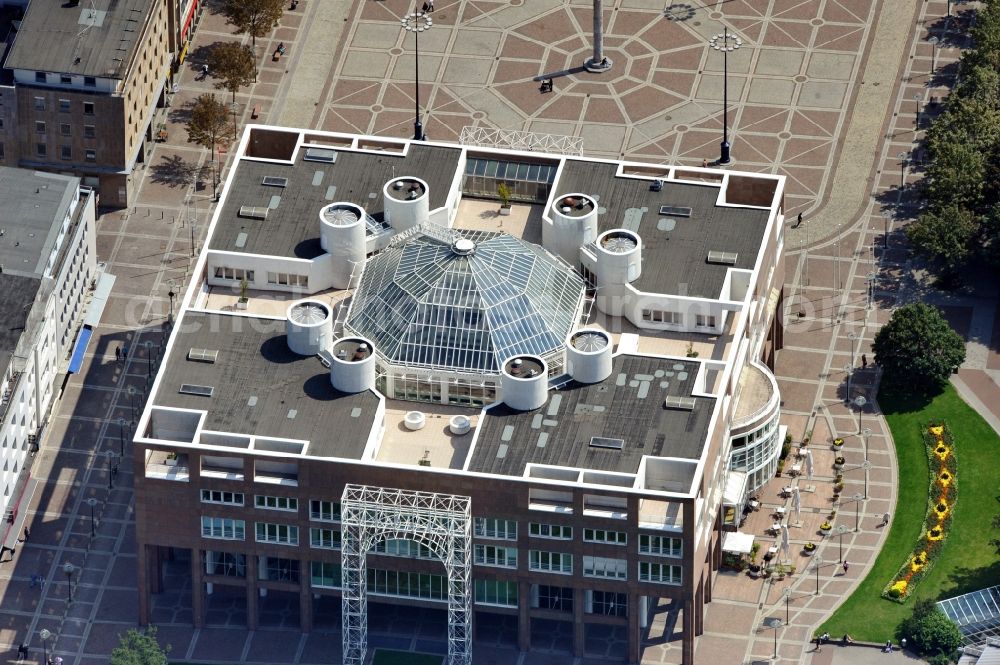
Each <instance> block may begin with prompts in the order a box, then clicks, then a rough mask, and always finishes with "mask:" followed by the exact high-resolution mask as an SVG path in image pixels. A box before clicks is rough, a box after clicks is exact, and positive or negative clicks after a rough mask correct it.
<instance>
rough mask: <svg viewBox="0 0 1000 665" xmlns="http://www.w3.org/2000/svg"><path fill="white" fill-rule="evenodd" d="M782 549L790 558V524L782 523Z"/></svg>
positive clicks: (786, 556)
mask: <svg viewBox="0 0 1000 665" xmlns="http://www.w3.org/2000/svg"><path fill="white" fill-rule="evenodd" d="M781 549H782V550H783V551H784V552H785V558H786V559H787V558H788V525H787V524H782V525H781Z"/></svg>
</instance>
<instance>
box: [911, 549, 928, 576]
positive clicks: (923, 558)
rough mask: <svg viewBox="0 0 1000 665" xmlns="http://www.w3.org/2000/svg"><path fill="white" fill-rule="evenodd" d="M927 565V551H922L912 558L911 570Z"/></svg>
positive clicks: (914, 570) (915, 570)
mask: <svg viewBox="0 0 1000 665" xmlns="http://www.w3.org/2000/svg"><path fill="white" fill-rule="evenodd" d="M926 565H927V552H921V553H920V554H916V555H914V557H913V559H911V560H910V570H912V571H913V572H917V571H918V570H920V569H921V568H923V567H924V566H926Z"/></svg>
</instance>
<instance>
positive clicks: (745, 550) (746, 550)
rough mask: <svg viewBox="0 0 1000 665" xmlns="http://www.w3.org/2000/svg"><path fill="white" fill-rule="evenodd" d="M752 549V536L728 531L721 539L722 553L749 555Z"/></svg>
mask: <svg viewBox="0 0 1000 665" xmlns="http://www.w3.org/2000/svg"><path fill="white" fill-rule="evenodd" d="M751 549H753V534H752V533H743V532H742V531H728V532H726V537H725V538H723V539H722V551H723V552H730V553H732V554H750V550H751Z"/></svg>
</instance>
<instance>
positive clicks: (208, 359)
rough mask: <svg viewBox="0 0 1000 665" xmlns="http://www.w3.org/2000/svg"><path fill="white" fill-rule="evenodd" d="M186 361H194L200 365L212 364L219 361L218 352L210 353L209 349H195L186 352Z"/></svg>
mask: <svg viewBox="0 0 1000 665" xmlns="http://www.w3.org/2000/svg"><path fill="white" fill-rule="evenodd" d="M187 359H188V360H194V361H197V362H202V363H214V362H215V361H216V360H218V359H219V352H218V351H211V350H209V349H195V348H192V349H191V350H190V351H188V356H187Z"/></svg>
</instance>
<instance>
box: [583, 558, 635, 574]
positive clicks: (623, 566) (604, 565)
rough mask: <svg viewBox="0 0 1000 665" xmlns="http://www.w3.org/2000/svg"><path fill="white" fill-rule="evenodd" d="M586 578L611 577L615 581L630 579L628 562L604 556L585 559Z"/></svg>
mask: <svg viewBox="0 0 1000 665" xmlns="http://www.w3.org/2000/svg"><path fill="white" fill-rule="evenodd" d="M583 576H584V577H609V578H611V579H615V580H624V579H627V578H628V561H626V560H625V559H609V558H607V557H603V556H585V557H583Z"/></svg>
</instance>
